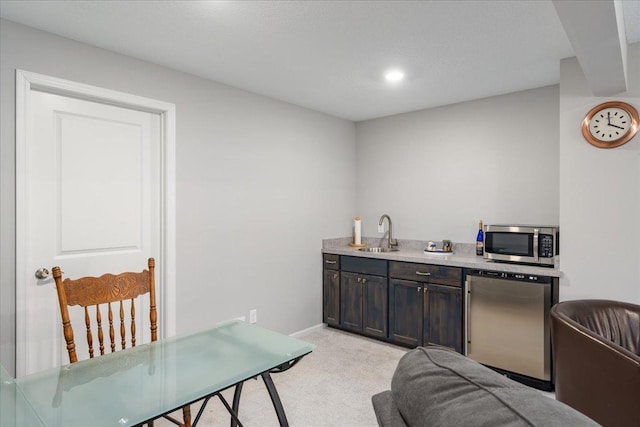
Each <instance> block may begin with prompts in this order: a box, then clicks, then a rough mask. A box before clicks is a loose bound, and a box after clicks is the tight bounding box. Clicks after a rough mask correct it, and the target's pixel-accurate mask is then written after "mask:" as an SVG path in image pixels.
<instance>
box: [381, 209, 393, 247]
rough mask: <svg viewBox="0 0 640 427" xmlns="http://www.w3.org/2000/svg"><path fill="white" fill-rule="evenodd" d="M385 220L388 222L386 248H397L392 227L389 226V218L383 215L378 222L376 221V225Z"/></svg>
mask: <svg viewBox="0 0 640 427" xmlns="http://www.w3.org/2000/svg"><path fill="white" fill-rule="evenodd" d="M385 218H387V221H389V238H388V242H387V247H388V248H389V249H391V248H392V247H393V246H398V242H397V241H396V239H394V238H393V225H392V224H391V217H390V216H389V215H387V214H384V215H382V216H381V217H380V221H378V225H382V223H383V222H384V219H385Z"/></svg>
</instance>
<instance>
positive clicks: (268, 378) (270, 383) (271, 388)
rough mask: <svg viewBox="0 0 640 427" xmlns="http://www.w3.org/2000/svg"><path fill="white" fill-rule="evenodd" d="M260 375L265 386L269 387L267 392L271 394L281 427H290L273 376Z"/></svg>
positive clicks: (266, 373) (265, 373) (267, 374)
mask: <svg viewBox="0 0 640 427" xmlns="http://www.w3.org/2000/svg"><path fill="white" fill-rule="evenodd" d="M260 375H261V376H262V380H263V381H264V385H265V386H266V387H267V391H268V392H269V397H271V402H272V403H273V408H274V409H275V410H276V414H277V415H278V421H279V422H280V427H289V422H288V421H287V416H286V415H285V413H284V408H283V407H282V402H281V401H280V396H278V391H277V390H276V386H275V384H273V380H272V379H271V375H270V374H269V372H263V373H262V374H260Z"/></svg>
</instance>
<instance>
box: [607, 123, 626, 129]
mask: <svg viewBox="0 0 640 427" xmlns="http://www.w3.org/2000/svg"><path fill="white" fill-rule="evenodd" d="M609 126H611V127H614V128H618V129H624V128H623V127H622V126H616V125H612V124H611V123H609Z"/></svg>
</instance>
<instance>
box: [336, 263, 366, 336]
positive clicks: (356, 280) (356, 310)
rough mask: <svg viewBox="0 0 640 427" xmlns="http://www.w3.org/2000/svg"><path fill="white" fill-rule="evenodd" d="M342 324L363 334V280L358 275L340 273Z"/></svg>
mask: <svg viewBox="0 0 640 427" xmlns="http://www.w3.org/2000/svg"><path fill="white" fill-rule="evenodd" d="M340 324H341V325H342V326H343V327H344V328H347V329H351V330H354V331H358V332H362V278H361V277H360V275H358V274H356V273H348V272H341V273H340Z"/></svg>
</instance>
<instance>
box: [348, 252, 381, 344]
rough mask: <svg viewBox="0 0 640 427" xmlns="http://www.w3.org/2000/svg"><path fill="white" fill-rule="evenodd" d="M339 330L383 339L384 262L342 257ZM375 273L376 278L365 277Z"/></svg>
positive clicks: (372, 276) (371, 276) (372, 275)
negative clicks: (342, 329) (343, 329)
mask: <svg viewBox="0 0 640 427" xmlns="http://www.w3.org/2000/svg"><path fill="white" fill-rule="evenodd" d="M341 269H342V271H341V272H340V326H342V327H343V328H345V329H348V330H352V331H355V332H360V333H363V334H366V335H370V336H375V337H382V338H386V337H387V319H388V303H387V298H388V292H387V291H388V285H387V274H386V271H387V262H386V261H382V260H372V259H366V258H355V257H342V259H341ZM369 272H371V273H378V274H380V275H374V274H366V273H369Z"/></svg>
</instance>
